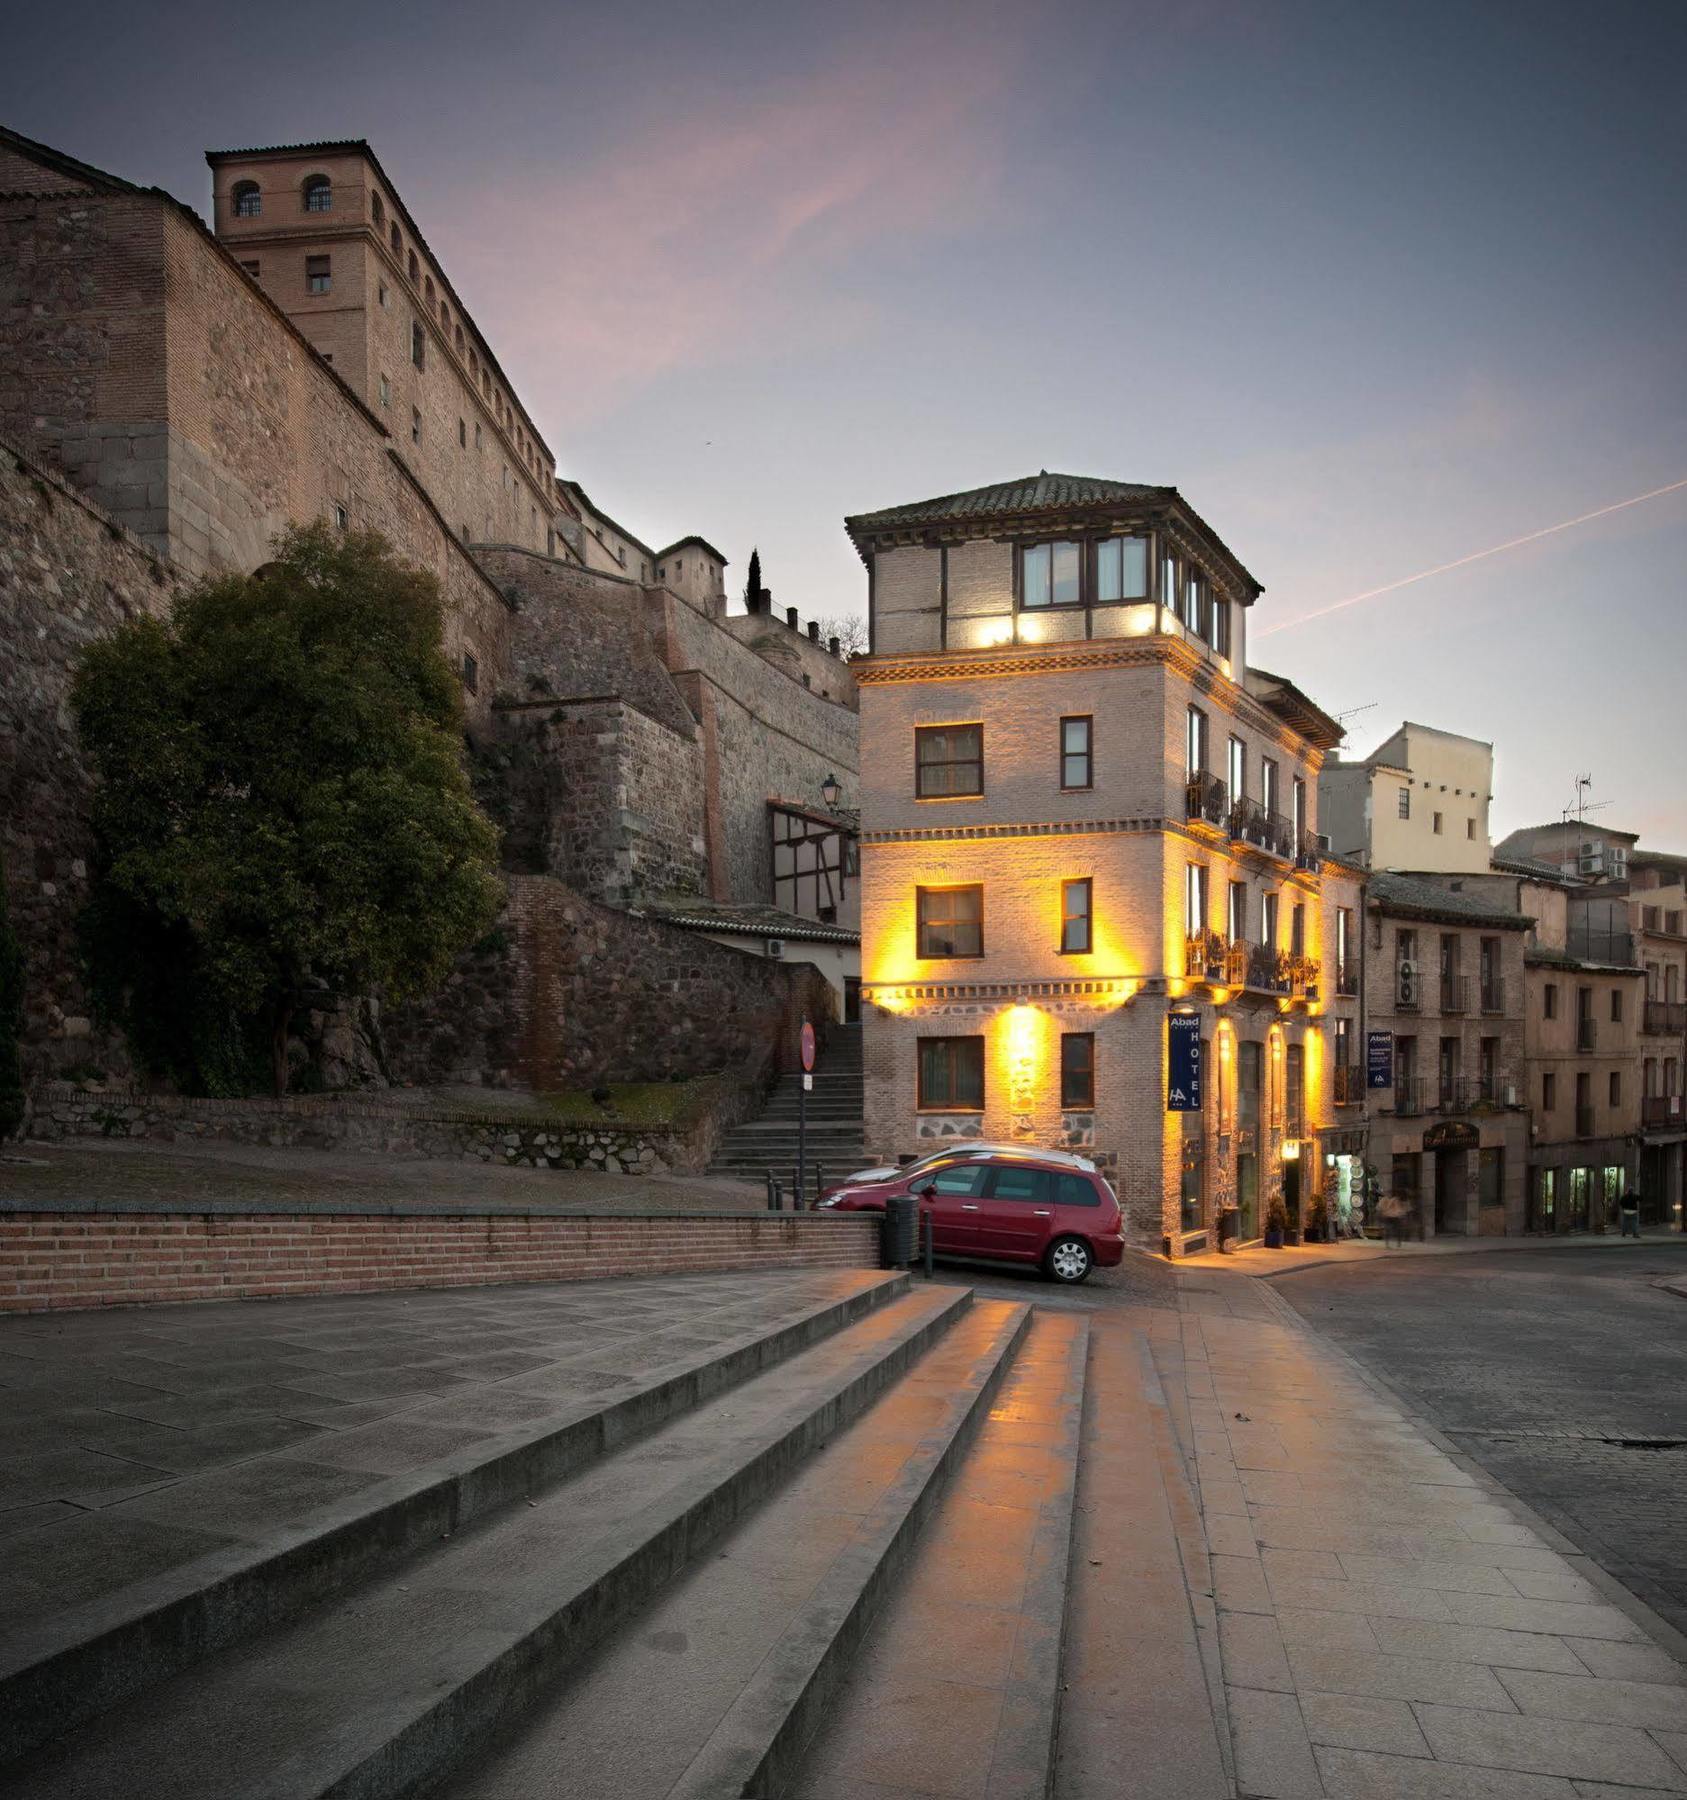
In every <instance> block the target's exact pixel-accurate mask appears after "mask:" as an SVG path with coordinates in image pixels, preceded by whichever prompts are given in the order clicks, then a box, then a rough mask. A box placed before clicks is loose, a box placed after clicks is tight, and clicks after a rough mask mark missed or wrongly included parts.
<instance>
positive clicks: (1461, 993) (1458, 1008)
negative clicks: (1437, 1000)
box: [1441, 974, 1470, 1013]
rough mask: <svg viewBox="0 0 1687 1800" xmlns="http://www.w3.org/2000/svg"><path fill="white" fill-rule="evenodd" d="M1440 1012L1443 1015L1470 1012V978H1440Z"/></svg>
mask: <svg viewBox="0 0 1687 1800" xmlns="http://www.w3.org/2000/svg"><path fill="white" fill-rule="evenodd" d="M1441 1010H1442V1012H1444V1013H1467V1012H1469V1011H1470V977H1469V976H1468V975H1445V974H1444V975H1443V976H1442V977H1441Z"/></svg>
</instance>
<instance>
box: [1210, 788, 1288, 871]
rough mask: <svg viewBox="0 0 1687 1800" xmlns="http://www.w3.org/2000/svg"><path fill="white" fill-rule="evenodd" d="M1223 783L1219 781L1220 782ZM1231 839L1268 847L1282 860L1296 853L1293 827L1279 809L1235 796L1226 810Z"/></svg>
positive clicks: (1262, 847)
mask: <svg viewBox="0 0 1687 1800" xmlns="http://www.w3.org/2000/svg"><path fill="white" fill-rule="evenodd" d="M1221 785H1222V784H1221ZM1229 830H1230V841H1231V842H1232V843H1235V844H1252V845H1253V846H1254V848H1255V849H1256V850H1268V851H1269V852H1270V853H1271V854H1272V855H1273V856H1280V857H1282V858H1283V860H1284V861H1285V862H1292V861H1293V860H1294V856H1295V828H1294V826H1293V824H1292V823H1291V822H1290V821H1289V820H1287V819H1285V818H1284V817H1283V815H1282V814H1281V813H1275V812H1267V811H1266V810H1265V808H1264V807H1263V806H1261V805H1260V803H1259V802H1258V801H1257V800H1248V799H1237V800H1234V801H1232V802H1231V806H1230V814H1229Z"/></svg>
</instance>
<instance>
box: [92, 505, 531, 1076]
mask: <svg viewBox="0 0 1687 1800" xmlns="http://www.w3.org/2000/svg"><path fill="white" fill-rule="evenodd" d="M440 615H441V607H440V596H439V589H438V584H437V583H436V582H435V580H434V578H433V577H432V576H431V575H429V574H427V573H425V572H424V571H421V570H417V569H413V568H410V567H408V566H406V565H405V564H403V563H400V562H399V561H398V560H397V558H396V557H395V556H394V555H393V554H392V551H391V550H390V548H389V547H388V545H387V544H386V542H385V541H384V540H383V539H382V538H380V537H379V536H378V535H376V534H373V533H346V532H337V531H332V530H330V529H328V528H327V527H326V526H321V525H317V526H310V527H307V528H303V529H294V530H292V531H289V532H287V533H286V534H284V535H283V537H282V538H281V540H280V542H279V544H278V546H277V556H276V560H275V561H273V562H271V563H268V564H266V565H265V566H264V568H263V569H262V570H260V571H258V572H257V573H255V574H252V575H236V576H226V577H223V578H220V579H216V580H210V581H206V582H203V583H201V584H200V585H199V586H197V587H195V588H193V589H191V590H189V591H188V592H186V593H184V594H183V595H181V596H180V597H178V599H177V600H176V601H175V602H174V604H173V605H172V607H171V611H170V615H169V617H168V619H165V620H158V619H153V618H142V619H136V620H132V621H131V622H130V623H128V624H126V625H125V626H123V627H122V628H121V629H120V630H119V631H117V632H116V633H114V634H113V635H112V636H111V637H109V638H107V639H104V640H102V641H101V642H99V643H97V644H95V645H93V646H92V647H91V648H90V649H89V651H88V652H87V654H86V655H85V656H84V658H83V660H82V663H81V665H80V667H79V669H78V671H77V676H76V682H75V686H74V689H73V692H72V705H73V708H74V711H75V715H76V722H77V728H78V731H79V732H80V734H81V738H82V743H83V747H84V749H85V751H86V753H87V756H88V760H89V763H90V766H91V768H92V770H93V773H94V778H95V792H94V809H93V822H94V829H95V838H96V856H95V864H94V876H95V887H94V898H93V901H92V903H91V905H90V907H89V910H88V915H87V917H86V920H85V921H84V939H85V943H86V945H87V948H88V952H89V958H90V962H91V966H92V972H93V975H94V978H95V987H96V993H97V994H98V995H99V997H100V1000H101V1003H102V1004H103V1006H104V1007H105V1009H106V1011H107V1013H108V1015H109V1016H111V1017H113V1018H115V1019H116V1020H117V1021H118V1022H120V1023H121V1024H123V1025H124V1027H125V1028H126V1030H127V1031H128V1033H129V1036H130V1040H131V1044H132V1046H133V1047H134V1049H135V1052H136V1054H137V1056H138V1057H140V1059H141V1060H142V1061H143V1062H144V1063H145V1064H146V1065H147V1066H148V1067H150V1068H152V1069H153V1070H155V1071H156V1072H159V1073H162V1074H165V1075H168V1076H170V1077H171V1078H173V1079H174V1080H175V1081H177V1082H178V1083H179V1084H180V1085H181V1086H183V1087H185V1088H187V1089H188V1090H189V1091H190V1092H208V1093H225V1094H226V1093H239V1092H246V1091H250V1090H251V1089H252V1088H253V1087H255V1086H259V1085H262V1080H263V1071H265V1070H266V1069H267V1072H268V1080H269V1084H270V1085H272V1086H273V1088H274V1091H276V1092H277V1093H280V1092H282V1091H284V1090H285V1087H286V1083H287V1040H288V1033H289V1028H290V1025H291V1023H292V1021H293V1018H294V1016H295V1014H296V1013H297V1012H299V1011H300V1010H301V1009H302V1008H303V1007H305V1006H306V1005H308V1004H309V1002H310V998H311V996H312V995H320V994H321V993H322V992H324V991H327V992H330V993H335V994H363V993H372V992H380V993H383V994H385V995H386V996H388V997H391V998H394V999H403V998H405V997H407V996H412V995H416V994H422V993H426V992H428V991H429V990H430V989H431V988H433V987H435V986H437V985H438V984H439V983H440V982H441V981H443V979H444V978H445V976H446V974H447V972H448V971H449V969H450V966H451V962H452V960H453V958H454V957H455V956H456V955H457V954H458V952H459V951H461V950H462V949H464V948H465V947H466V946H468V945H469V944H472V943H473V942H475V940H476V939H477V938H479V937H480V936H481V935H482V933H484V932H485V931H486V930H487V928H488V927H489V926H490V925H491V924H492V922H493V919H494V918H495V916H496V914H497V911H498V906H499V901H500V897H501V895H500V888H499V885H498V880H497V873H496V871H497V850H498V843H497V833H496V830H495V829H494V828H493V826H492V825H491V824H490V823H489V822H488V821H487V819H486V818H485V817H484V816H483V815H482V813H481V812H480V811H479V810H478V809H477V807H476V806H475V804H474V799H473V796H472V794H471V793H470V789H469V783H468V778H467V776H466V774H465V772H464V769H463V764H462V755H461V751H462V744H463V735H462V706H461V694H460V688H459V684H458V680H457V676H456V674H455V672H454V670H453V669H452V667H451V665H450V664H449V662H448V661H447V660H446V657H445V655H444V652H443V650H442V648H441V641H440Z"/></svg>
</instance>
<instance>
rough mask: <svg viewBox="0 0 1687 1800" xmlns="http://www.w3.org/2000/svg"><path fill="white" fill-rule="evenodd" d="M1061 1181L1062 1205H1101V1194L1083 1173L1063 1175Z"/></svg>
mask: <svg viewBox="0 0 1687 1800" xmlns="http://www.w3.org/2000/svg"><path fill="white" fill-rule="evenodd" d="M1058 1180H1059V1182H1060V1194H1059V1199H1060V1204H1061V1205H1062V1206H1099V1205H1100V1204H1101V1196H1100V1195H1099V1194H1098V1193H1097V1192H1096V1191H1095V1189H1094V1187H1093V1186H1092V1185H1091V1184H1090V1183H1089V1182H1088V1181H1086V1180H1085V1179H1084V1177H1083V1176H1082V1175H1062V1176H1060V1177H1058Z"/></svg>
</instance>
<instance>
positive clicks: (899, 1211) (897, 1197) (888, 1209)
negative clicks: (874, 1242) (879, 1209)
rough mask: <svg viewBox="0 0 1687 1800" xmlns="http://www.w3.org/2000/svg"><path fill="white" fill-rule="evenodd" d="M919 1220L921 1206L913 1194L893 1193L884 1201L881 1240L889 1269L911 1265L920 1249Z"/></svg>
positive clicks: (884, 1258)
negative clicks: (918, 1240)
mask: <svg viewBox="0 0 1687 1800" xmlns="http://www.w3.org/2000/svg"><path fill="white" fill-rule="evenodd" d="M919 1220H920V1205H919V1202H918V1201H917V1200H916V1199H915V1198H914V1196H913V1195H912V1194H892V1195H891V1196H890V1198H889V1199H888V1200H887V1201H886V1202H885V1215H884V1224H883V1226H882V1227H881V1234H880V1239H879V1242H880V1245H881V1248H882V1252H883V1262H884V1266H885V1267H886V1268H887V1269H906V1268H910V1267H912V1265H913V1261H914V1256H915V1253H916V1251H917V1249H918V1242H917V1238H916V1233H917V1231H918V1228H919Z"/></svg>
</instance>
